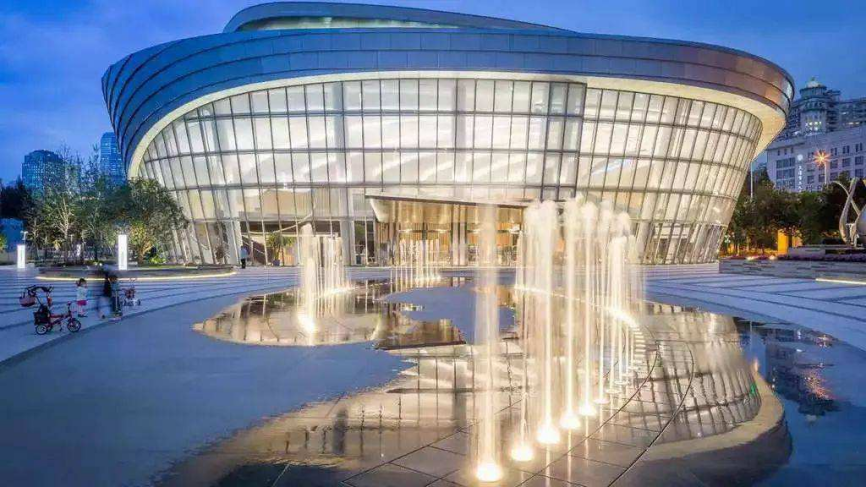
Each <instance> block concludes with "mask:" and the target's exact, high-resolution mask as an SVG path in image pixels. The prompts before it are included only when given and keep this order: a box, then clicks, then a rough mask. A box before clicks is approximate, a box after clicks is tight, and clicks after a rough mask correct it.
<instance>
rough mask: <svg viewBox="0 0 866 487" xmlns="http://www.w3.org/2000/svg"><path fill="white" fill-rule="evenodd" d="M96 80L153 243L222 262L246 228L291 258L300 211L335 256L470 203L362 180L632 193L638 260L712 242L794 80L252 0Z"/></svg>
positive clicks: (630, 43)
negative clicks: (414, 201) (167, 208)
mask: <svg viewBox="0 0 866 487" xmlns="http://www.w3.org/2000/svg"><path fill="white" fill-rule="evenodd" d="M103 90H104V93H105V98H106V103H107V105H108V109H109V112H110V114H111V117H112V122H113V124H114V127H115V132H116V133H117V134H118V137H119V140H120V149H121V153H122V156H123V160H124V164H125V165H126V167H127V168H128V170H129V172H130V175H131V176H132V177H146V178H152V179H155V180H157V181H159V182H160V183H161V184H163V185H164V186H165V187H167V188H168V189H170V190H171V191H172V192H173V193H174V194H175V196H176V197H177V198H178V201H179V202H180V204H181V207H182V208H183V209H184V211H185V212H186V214H187V216H188V217H189V218H190V219H191V220H192V222H193V224H192V226H191V229H190V231H187V232H178V234H177V235H176V238H175V241H174V242H172V243H171V244H170V246H169V247H170V249H171V254H172V255H173V256H174V257H175V258H176V259H177V260H182V261H183V260H186V261H200V262H233V261H235V260H236V253H237V249H238V248H239V247H240V246H241V245H245V246H247V248H250V249H252V254H253V258H254V260H257V261H258V262H261V263H277V262H279V263H281V264H291V263H292V251H291V245H292V244H291V242H293V239H294V238H295V237H296V236H297V231H298V227H299V226H300V225H302V224H304V223H306V222H312V223H314V226H315V227H316V230H317V231H319V232H327V233H339V234H341V235H343V236H344V237H345V238H344V242H345V243H346V245H347V247H348V248H347V250H348V252H344V253H345V254H346V255H350V256H351V258H352V262H354V263H388V259H389V250H388V249H389V246H393V245H394V243H395V239H405V238H422V237H423V238H430V236H431V235H439V236H440V238H441V239H442V242H441V243H442V248H443V249H448V248H449V247H453V246H454V245H455V244H456V242H458V241H469V243H470V246H471V238H472V237H471V229H472V228H471V227H472V224H473V223H472V221H471V218H466V217H465V216H459V215H457V213H456V212H452V213H451V214H450V215H448V216H447V217H445V216H443V212H441V211H440V212H439V213H437V215H436V216H430V215H427V216H421V217H417V216H411V217H406V218H404V219H403V220H401V221H393V222H387V223H383V222H382V221H379V220H378V219H377V218H376V215H375V214H374V212H373V209H372V207H371V206H370V203H369V201H368V199H367V198H368V197H369V196H370V195H371V193H381V192H400V193H406V192H412V193H413V194H415V195H416V196H419V197H430V198H444V199H448V198H453V199H460V200H462V201H467V200H468V201H473V200H484V201H488V200H495V201H509V200H510V201H527V200H531V199H534V198H551V199H560V200H562V199H565V198H568V197H572V196H574V195H576V194H581V195H583V196H585V197H586V198H589V199H594V200H610V201H612V202H613V203H614V204H615V205H616V206H617V207H618V208H620V209H623V210H626V211H628V212H629V213H630V214H631V215H632V217H633V219H634V221H635V232H636V234H637V235H638V238H639V243H640V245H641V249H642V252H643V259H644V261H646V262H659V263H671V262H704V261H708V260H712V259H714V258H715V257H716V251H717V248H718V240H719V238H720V237H721V235H722V234H723V233H724V229H725V227H726V225H727V223H728V220H729V219H730V215H731V212H732V211H733V206H734V201H735V198H736V195H737V193H738V192H739V188H740V186H741V184H742V180H743V177H744V175H745V174H746V170H747V167H748V163H749V162H750V161H751V159H752V158H753V157H754V155H755V153H756V151H757V150H760V149H761V148H762V147H763V146H765V145H766V144H767V143H768V142H769V141H770V140H771V139H772V137H773V136H774V135H775V133H776V132H778V130H780V129H781V127H782V126H783V125H784V119H785V112H786V110H787V108H788V104H789V102H790V98H791V94H792V92H793V87H792V84H791V81H790V77H789V76H788V75H787V74H786V73H785V72H784V71H782V70H781V69H779V68H778V67H776V66H775V65H773V64H771V63H769V62H767V61H764V60H762V59H760V58H756V57H754V56H751V55H748V54H745V53H742V52H737V51H732V50H729V49H725V48H718V47H714V46H706V45H699V44H692V43H683V42H675V41H663V40H655V39H636V38H625V37H611V36H587V35H584V34H578V33H574V32H570V31H565V30H560V29H555V28H552V27H546V26H535V25H532V24H525V23H520V22H514V21H507V20H502V19H486V18H479V17H474V16H466V15H459V14H451V13H445V12H432V13H431V12H430V11H421V10H417V9H401V8H395V7H387V8H385V7H381V8H380V7H375V6H363V5H352V6H347V5H339V4H321V3H304V4H292V3H273V4H265V5H262V6H258V7H252V8H250V9H247V10H244V11H242V12H241V13H239V14H238V15H237V16H235V18H234V19H232V21H230V22H229V25H228V26H227V27H226V31H225V32H224V33H222V34H218V35H213V36H205V37H198V38H193V39H185V40H181V41H177V42H172V43H168V44H164V45H160V46H156V47H153V48H150V49H146V50H144V51H141V52H139V53H135V54H132V55H130V56H128V57H127V58H125V59H123V60H121V61H120V62H118V63H116V64H115V65H113V66H112V67H110V68H109V70H108V71H107V72H106V74H105V76H104V77H103ZM455 211H456V210H455ZM422 213H423V212H422ZM445 213H447V212H445ZM518 224H519V223H518ZM458 234H460V235H458ZM467 235H469V237H467ZM275 242H288V243H286V244H283V243H280V244H275ZM448 255H450V256H452V262H454V263H462V262H463V261H465V259H463V258H458V257H457V256H456V254H454V253H453V252H452V253H448Z"/></svg>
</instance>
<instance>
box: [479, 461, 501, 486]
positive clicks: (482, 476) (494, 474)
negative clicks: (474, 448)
mask: <svg viewBox="0 0 866 487" xmlns="http://www.w3.org/2000/svg"><path fill="white" fill-rule="evenodd" d="M475 476H476V477H477V478H478V480H480V481H482V482H496V481H497V480H499V479H501V478H502V468H501V467H500V466H499V465H497V464H495V463H482V464H480V465H478V468H476V469H475Z"/></svg>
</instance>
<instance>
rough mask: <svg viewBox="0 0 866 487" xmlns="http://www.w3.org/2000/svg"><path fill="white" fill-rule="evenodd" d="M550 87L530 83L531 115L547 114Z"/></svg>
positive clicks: (545, 84)
mask: <svg viewBox="0 0 866 487" xmlns="http://www.w3.org/2000/svg"><path fill="white" fill-rule="evenodd" d="M549 91H550V85H549V84H548V83H538V82H536V83H532V107H531V108H532V113H547V107H548V96H549Z"/></svg>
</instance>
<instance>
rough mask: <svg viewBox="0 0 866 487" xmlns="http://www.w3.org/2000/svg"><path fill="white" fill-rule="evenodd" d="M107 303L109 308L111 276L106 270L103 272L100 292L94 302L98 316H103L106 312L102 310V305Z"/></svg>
mask: <svg viewBox="0 0 866 487" xmlns="http://www.w3.org/2000/svg"><path fill="white" fill-rule="evenodd" d="M106 304H107V305H108V308H109V309H111V276H110V275H109V274H108V272H106V273H105V279H104V280H103V281H102V294H101V295H100V296H99V300H98V301H97V303H96V309H97V311H99V317H100V318H103V319H104V318H105V317H106V314H105V313H104V312H103V305H106Z"/></svg>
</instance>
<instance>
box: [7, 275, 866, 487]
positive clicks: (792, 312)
mask: <svg viewBox="0 0 866 487" xmlns="http://www.w3.org/2000/svg"><path fill="white" fill-rule="evenodd" d="M297 274H298V273H297V270H296V269H294V268H262V267H254V268H250V269H246V270H239V271H238V272H237V273H235V274H232V275H230V276H223V277H208V278H200V279H180V280H164V281H144V280H142V281H140V282H138V283H137V288H138V291H139V294H140V297H141V300H142V305H141V306H140V307H138V308H128V309H127V313H126V315H125V316H124V318H123V319H122V320H121V321H119V322H110V321H106V320H100V319H99V318H98V317H97V313H96V312H95V310H94V309H92V308H93V307H94V306H95V304H94V303H93V302H91V303H90V305H89V308H91V309H90V310H89V315H90V316H89V317H88V318H86V319H85V320H84V328H83V330H82V332H80V333H78V334H70V333H69V332H67V331H63V332H56V331H55V332H54V333H52V334H50V335H48V336H37V335H35V333H34V331H33V327H32V322H31V319H32V317H31V316H30V313H31V312H32V310H30V309H21V308H20V306H19V305H18V303H17V297H18V294H19V292H20V290H21V289H22V288H23V287H25V286H27V285H31V284H37V283H38V284H49V285H52V286H54V288H55V293H54V294H55V298H56V301H55V303H57V304H58V305H63V303H65V301H66V300H69V299H72V295H73V292H74V283H73V282H71V281H53V282H51V281H44V280H39V279H37V278H36V273H35V272H34V271H33V270H30V269H28V270H25V271H17V270H15V269H9V268H5V269H2V270H0V279H2V280H0V289H2V296H3V297H2V300H0V305H2V306H0V316H2V321H0V339H2V341H0V351H2V354H3V355H2V363H0V388H2V389H3V390H4V391H9V392H7V397H9V398H11V400H10V401H5V402H4V403H3V404H2V405H0V430H3V431H4V432H6V434H5V435H3V437H2V439H0V451H2V452H4V456H5V458H7V459H8V462H4V465H5V466H2V467H0V478H3V479H4V480H8V481H10V482H11V483H10V484H9V485H59V484H64V485H121V484H122V485H160V486H175V485H183V486H188V485H202V486H207V485H221V486H234V485H262V486H265V485H267V486H288V485H322V486H324V485H336V484H339V483H342V484H343V485H349V486H353V487H362V486H368V485H370V486H372V485H375V486H389V485H393V486H404V485H424V486H426V485H433V486H437V487H444V486H450V487H455V486H463V487H471V486H474V485H477V482H476V481H475V479H474V477H473V476H472V473H471V470H469V469H468V467H467V461H468V459H469V458H470V457H469V455H470V453H469V452H470V451H471V449H472V448H474V446H473V444H472V440H471V438H473V433H474V428H475V421H476V420H475V405H474V404H475V400H474V399H472V394H468V395H467V391H471V384H469V383H466V382H463V383H461V379H460V378H459V376H460V374H461V373H464V372H465V369H466V361H465V360H466V358H465V357H462V356H459V354H458V353H457V352H456V350H458V349H459V347H457V348H454V347H450V346H437V347H433V348H429V347H419V346H416V345H412V344H411V343H410V344H409V345H406V344H398V345H399V347H398V348H397V349H395V350H394V351H391V352H384V351H382V350H376V349H374V348H372V347H371V346H370V345H369V342H360V343H358V342H356V343H351V342H346V344H343V345H336V346H324V347H291V346H289V347H280V346H276V347H274V346H264V347H262V346H249V345H248V344H245V343H242V342H239V343H240V344H239V343H235V342H232V341H227V340H216V339H213V338H212V337H211V336H209V335H207V334H203V333H197V332H195V331H194V327H193V325H194V324H196V323H201V322H203V321H205V320H207V319H209V318H211V317H213V316H215V315H216V314H217V313H219V312H221V311H223V310H226V309H229V308H230V307H231V306H232V305H234V304H235V303H238V301H239V300H240V299H242V298H244V297H246V296H250V295H254V294H258V293H263V292H268V293H273V292H276V291H280V290H285V289H287V288H291V287H293V286H296V285H297V280H298V275H297ZM644 274H645V276H646V293H647V296H648V298H649V299H651V300H652V301H655V302H657V303H669V304H657V305H654V307H651V308H650V311H648V314H647V315H646V317H645V320H644V321H645V323H646V324H645V327H646V330H647V333H648V337H649V339H648V351H649V352H650V354H651V357H653V358H652V359H651V360H650V361H649V363H650V367H649V369H648V370H647V371H646V373H645V379H644V380H643V381H642V382H641V383H640V384H639V387H637V388H636V389H635V391H634V394H633V395H632V396H630V397H629V398H627V399H621V400H618V401H615V402H613V403H612V404H610V405H609V406H606V407H604V408H601V415H600V416H599V417H597V418H594V419H592V420H588V421H584V423H583V426H582V427H581V428H580V430H578V431H575V432H573V433H571V434H569V435H568V437H567V438H565V440H564V442H563V443H561V444H559V445H557V446H555V447H550V448H548V449H545V450H543V451H542V452H541V454H540V455H539V456H537V458H536V459H535V460H533V461H531V462H529V463H526V464H515V463H513V462H512V463H507V464H506V465H504V468H505V474H506V476H505V480H504V481H503V482H501V483H500V484H498V485H502V486H504V485H509V486H515V487H516V486H518V485H520V486H530V487H531V486H540V485H543V486H551V487H552V486H563V487H568V486H572V487H573V486H584V487H591V486H606V485H620V486H621V485H694V484H695V483H699V482H706V481H708V479H712V478H714V477H713V476H727V477H731V476H737V477H738V478H740V479H741V481H742V482H743V483H744V484H751V483H753V482H756V481H757V480H759V479H761V478H764V477H765V476H766V475H769V473H768V472H770V471H772V470H774V469H777V468H782V467H783V466H784V465H785V464H786V462H788V460H787V458H788V457H789V456H792V455H793V453H792V452H791V448H790V437H789V436H788V435H789V433H788V429H787V428H786V427H785V420H784V418H785V416H786V415H787V416H788V419H787V422H788V423H790V424H791V428H793V430H794V431H798V432H799V431H801V430H802V431H806V432H808V431H809V430H812V431H822V430H821V428H817V429H816V426H813V425H811V424H810V425H808V427H807V426H806V425H801V424H800V418H801V417H803V418H808V417H809V415H813V416H814V414H815V413H813V412H811V409H809V408H814V401H811V400H810V401H811V402H803V401H802V400H799V399H797V400H792V396H790V395H789V394H788V393H786V392H785V389H784V388H782V389H779V388H780V387H783V382H778V383H777V382H775V379H774V382H773V383H772V384H767V383H766V382H764V379H761V378H760V377H759V376H758V375H757V374H756V375H755V376H754V383H753V384H754V385H753V386H751V387H752V388H751V389H750V388H749V387H745V388H744V385H743V384H744V383H743V380H744V378H743V376H742V375H736V374H735V375H733V376H731V375H730V374H731V370H737V369H738V367H739V368H742V367H744V365H743V363H742V359H740V358H738V357H739V352H736V353H735V355H730V357H731V358H730V359H727V358H724V357H728V356H729V355H725V354H722V355H718V354H719V350H728V349H731V350H739V346H740V345H739V344H740V342H742V341H743V340H746V338H743V337H742V336H741V337H740V338H739V339H737V338H736V332H735V331H734V330H735V329H736V330H738V331H739V332H740V333H742V332H743V328H742V326H741V325H739V324H737V323H735V322H734V321H733V320H732V319H731V318H729V317H726V316H722V315H711V314H708V313H703V312H684V309H683V308H681V306H688V307H697V308H703V309H706V310H709V311H712V312H715V313H722V314H724V315H729V316H730V315H734V316H742V317H746V318H748V319H753V320H757V321H761V322H763V323H767V324H772V326H770V327H769V328H768V330H776V331H768V333H789V332H790V331H792V330H794V329H789V328H788V327H790V326H794V325H800V326H805V327H807V328H803V330H808V329H809V328H811V329H814V330H817V331H818V332H820V333H821V334H823V333H826V334H828V335H831V336H832V337H835V338H837V339H839V340H842V341H844V342H847V343H849V344H850V345H852V347H848V346H847V345H844V346H843V345H842V344H841V343H840V344H839V345H837V346H835V347H833V349H831V350H829V351H830V352H832V353H835V355H831V356H827V357H825V358H820V357H821V356H820V355H813V354H815V353H817V354H820V353H824V352H823V351H822V350H823V349H816V348H814V347H811V346H810V344H809V343H808V340H807V339H803V342H802V343H800V342H798V344H797V345H796V346H797V352H801V351H803V352H804V353H802V354H796V355H797V356H798V357H800V358H799V359H797V360H805V359H808V360H807V361H812V362H822V363H823V362H831V361H833V362H837V363H838V364H839V365H840V367H838V369H839V370H836V372H835V373H836V374H837V376H835V377H834V376H832V373H833V372H832V371H831V372H829V374H830V376H829V377H830V382H829V383H825V384H824V386H825V387H828V388H831V389H832V387H831V386H834V385H836V386H838V385H839V384H846V387H847V390H852V389H856V387H852V384H853V383H852V382H851V381H850V377H848V378H846V377H844V376H839V375H838V374H839V373H841V372H842V371H847V370H850V368H851V366H852V364H853V365H856V364H859V363H864V364H866V359H864V358H863V357H864V354H863V352H862V350H863V349H866V340H864V339H863V336H864V334H863V331H862V326H863V323H862V321H861V320H859V319H858V316H859V314H858V313H860V312H862V310H863V308H864V307H866V286H860V285H858V284H854V283H832V282H817V281H809V280H804V279H783V278H766V277H760V278H757V277H750V276H743V275H725V274H720V273H719V272H718V267H717V266H715V265H699V266H678V267H647V268H644ZM389 275H390V270H388V269H382V268H353V269H350V271H349V277H350V278H351V279H353V280H355V281H358V282H361V281H363V280H365V279H380V280H381V279H383V278H388V277H389ZM456 275H463V276H471V275H472V273H471V271H461V272H459V273H457V274H456ZM501 276H502V278H503V279H504V281H505V282H506V283H507V282H508V281H509V280H510V279H511V277H510V276H511V272H509V271H505V272H502V273H501ZM471 286H472V282H471V280H469V281H466V280H465V279H458V280H455V281H454V282H453V284H452V285H451V286H450V287H449V286H435V287H430V288H428V289H416V290H408V289H406V290H401V289H397V290H398V291H403V292H401V293H400V294H399V296H397V298H396V301H397V302H399V303H404V304H405V305H406V306H408V307H406V308H403V310H402V311H401V313H404V314H406V315H407V316H411V317H412V319H414V320H419V321H417V323H439V324H440V325H441V324H442V323H450V324H452V325H453V326H454V327H456V328H457V329H459V332H460V333H461V334H462V335H463V336H467V337H470V336H471V324H472V319H471V317H472V316H473V313H474V312H473V302H474V298H473V291H472V288H471ZM100 288H101V285H100V283H99V282H92V283H91V286H90V289H91V292H97V291H98V290H99V289H100ZM391 290H392V291H393V289H391ZM355 302H356V305H357V303H358V301H355ZM365 306H366V305H365ZM398 309H399V308H398ZM690 313H691V314H690ZM653 316H656V317H657V318H653ZM503 318H506V316H505V315H503ZM671 319H673V320H674V321H670V320H671ZM509 324H510V322H509V321H507V320H506V321H505V322H504V323H503V326H504V327H507V326H508V325H509ZM735 325H736V326H735ZM401 326H404V328H406V330H405V332H406V333H408V335H407V336H415V337H423V336H424V334H423V333H422V332H421V331H418V330H414V331H413V328H415V327H419V326H421V325H419V324H416V325H413V324H412V323H411V322H409V323H408V324H407V323H403V324H402V325H401ZM798 329H799V328H798ZM796 335H797V337H799V336H800V332H799V331H797V332H796ZM803 335H804V336H805V335H806V332H804V333H803ZM743 336H745V337H747V338H748V336H749V335H743ZM747 341H748V342H749V343H752V344H753V345H755V343H754V342H759V340H758V339H757V335H751V338H748V340H747ZM704 342H705V343H706V344H705V345H701V343H704ZM687 344H688V345H687ZM755 346H757V345H755ZM766 346H767V347H768V348H767V349H766V351H765V350H764V349H763V348H757V349H755V350H751V349H752V345H750V347H749V349H750V352H749V353H752V354H753V355H754V357H755V360H756V364H757V363H758V360H759V361H760V362H761V367H762V368H763V367H774V368H776V367H778V364H775V363H774V361H778V360H780V358H779V357H782V356H786V355H784V354H782V355H780V353H779V351H778V347H779V345H766ZM702 347H703V348H702ZM719 347H722V348H721V349H720V348H719ZM731 347H732V348H731ZM846 347H847V348H846ZM858 348H859V349H860V350H858ZM801 349H803V350H801ZM833 350H835V352H834V351H833ZM725 353H727V352H725ZM731 353H734V352H731ZM840 353H843V354H845V356H844V357H843V356H840V355H839V354H840ZM707 354H709V355H707ZM816 357H817V358H816ZM840 357H841V358H840ZM749 360H752V359H751V358H750V359H749ZM765 360H769V362H765ZM784 360H788V359H784ZM512 366H513V367H519V364H518V363H513V364H511V363H510V364H509V365H508V367H509V368H510V367H512ZM708 367H709V368H708ZM749 367H750V366H749ZM756 367H757V365H756ZM461 371H464V372H461ZM845 373H847V372H845ZM749 375H750V374H749ZM452 376H453V378H452ZM515 377H516V376H515ZM732 377H735V378H736V379H734V378H732ZM773 377H777V378H779V379H780V380H781V376H773ZM463 380H465V379H463ZM750 380H751V379H750ZM846 381H847V382H846ZM745 384H748V381H747V382H746V383H745ZM518 388H519V387H517V384H513V385H512V386H510V387H508V388H506V389H507V390H511V391H514V390H517V389H518ZM772 389H775V391H774V390H772ZM738 391H741V392H738ZM837 392H838V391H837ZM777 395H779V398H784V400H782V402H780V399H777ZM757 397H760V400H757V399H756V398H757ZM837 397H838V396H837ZM862 399H863V398H860V397H859V395H855V396H852V397H851V398H848V399H847V400H848V401H850V402H852V403H853V404H860V402H861V401H862ZM499 404H500V406H501V409H500V410H499V411H500V412H499V413H498V415H497V416H498V418H499V421H500V423H501V424H502V425H503V426H502V427H503V431H505V432H507V431H509V428H512V427H513V423H514V417H515V414H516V413H517V411H518V410H519V407H518V405H517V404H518V403H517V402H516V401H515V398H514V395H513V393H505V392H503V394H502V395H501V396H500V397H499ZM704 404H706V405H708V406H702V405H704ZM807 404H808V406H807ZM847 407H848V406H845V408H847ZM858 407H859V406H858ZM791 408H793V409H791ZM803 408H807V409H803ZM798 409H800V410H801V411H807V412H808V414H806V413H803V415H800V414H798ZM845 410H846V411H847V409H845ZM855 411H857V409H856V408H855ZM846 414H848V413H846ZM857 414H859V413H857ZM835 417H838V418H842V417H850V416H843V415H840V414H838V413H837V414H836V415H835V416H831V418H835ZM856 417H859V416H855V418H856ZM828 420H829V419H828ZM822 421H824V420H822ZM807 422H808V421H807ZM832 424H833V423H832V422H831V423H826V422H822V423H820V425H825V427H830V426H832ZM510 425H511V426H510ZM734 425H736V427H734ZM855 433H856V431H852V435H854V434H855ZM798 434H800V433H798ZM804 434H806V433H804ZM852 435H847V436H846V435H837V436H836V439H835V440H834V441H835V443H838V444H839V447H840V448H842V449H843V451H848V450H849V449H850V448H851V447H852V444H851V443H850V442H851V441H855V439H854V438H855V436H852ZM507 437H508V436H507V435H506V438H507ZM507 441H508V440H506V444H507ZM46 445H50V447H46ZM805 448H806V450H807V451H808V446H806V447H805ZM803 449H804V447H803V446H801V447H800V451H801V453H800V454H801V455H802V451H803ZM722 450H724V452H725V453H724V454H721V455H720V453H719V452H720V451H722ZM835 454H836V455H840V456H841V454H839V453H838V452H837V453H835ZM812 455H813V456H815V455H820V453H812ZM744 458H752V459H755V462H754V463H755V465H760V468H754V469H745V468H744V467H743V464H744ZM800 461H801V462H803V461H802V460H800ZM816 461H817V460H815V459H814V458H808V459H807V460H806V461H805V464H806V465H807V467H803V466H802V465H801V464H800V463H797V464H796V465H797V467H796V468H793V469H791V468H789V470H786V471H784V472H785V475H787V477H785V476H783V477H781V478H786V479H788V481H790V480H791V479H795V478H806V479H810V481H813V483H814V481H816V479H817V478H819V476H820V475H821V473H820V470H821V469H819V468H817V467H812V466H809V465H811V464H810V463H809V462H812V463H815V462H816ZM848 462H849V467H850V468H852V469H854V470H853V471H857V470H858V469H864V468H866V466H863V465H860V463H857V461H856V460H850V459H849V460H848ZM852 462H853V463H852ZM746 463H748V462H746ZM861 463H862V462H861ZM825 470H826V469H825ZM828 472H829V473H827V475H831V474H832V475H834V474H838V475H840V476H839V477H838V479H840V480H839V481H840V482H841V483H842V484H844V482H845V481H846V480H845V479H848V478H850V477H849V476H847V475H849V474H850V472H848V474H846V473H844V472H843V473H839V472H838V471H837V470H835V469H834V468H829V470H828ZM829 478H833V477H829ZM710 483H712V482H710Z"/></svg>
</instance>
